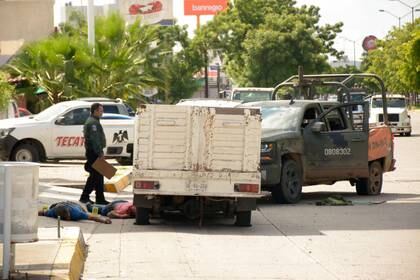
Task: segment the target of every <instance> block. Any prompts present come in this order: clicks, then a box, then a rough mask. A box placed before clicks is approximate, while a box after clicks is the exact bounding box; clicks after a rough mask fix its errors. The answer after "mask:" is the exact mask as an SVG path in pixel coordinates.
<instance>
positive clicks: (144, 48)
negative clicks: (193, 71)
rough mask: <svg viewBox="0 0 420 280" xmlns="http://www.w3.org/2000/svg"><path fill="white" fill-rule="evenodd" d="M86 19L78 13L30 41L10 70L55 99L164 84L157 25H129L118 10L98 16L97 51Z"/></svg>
mask: <svg viewBox="0 0 420 280" xmlns="http://www.w3.org/2000/svg"><path fill="white" fill-rule="evenodd" d="M72 24H74V25H72ZM85 24H86V22H85V21H83V20H81V19H80V18H77V17H76V20H75V23H70V24H67V25H65V28H63V29H62V31H61V32H59V33H56V34H53V35H52V36H50V37H48V38H47V39H44V40H41V41H39V42H35V43H31V44H29V45H27V46H25V47H24V48H23V49H22V51H21V52H20V53H19V54H18V55H17V56H16V57H15V59H13V60H12V62H11V63H10V64H9V65H8V67H9V69H10V71H11V72H12V74H13V75H19V76H21V77H25V78H26V79H28V81H29V82H30V83H31V84H33V85H37V86H40V87H42V88H44V89H45V90H46V91H47V93H48V97H49V100H50V102H51V103H57V102H60V101H62V100H66V99H71V98H76V97H81V96H105V97H110V98H116V97H119V98H123V99H126V98H128V97H129V96H133V95H134V96H141V93H142V91H143V90H144V89H145V88H149V87H161V88H163V87H164V86H165V83H164V80H165V79H164V75H163V74H164V71H163V70H162V69H161V65H162V63H161V60H162V56H161V53H162V52H164V51H165V50H163V49H162V48H160V47H159V46H158V44H157V43H158V40H159V37H158V27H157V26H149V25H142V24H140V22H136V23H135V24H133V25H130V26H126V25H125V22H124V20H123V19H122V17H121V16H120V15H118V14H111V15H110V16H108V17H99V18H96V25H95V27H96V28H95V34H96V37H95V51H94V52H93V51H92V49H91V48H90V47H89V46H88V45H87V37H86V32H85V31H83V30H85V29H86V26H85ZM63 27H64V26H63ZM79 29H80V30H79ZM78 30H79V31H78Z"/></svg>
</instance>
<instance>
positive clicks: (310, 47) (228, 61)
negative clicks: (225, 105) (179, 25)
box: [197, 0, 342, 86]
mask: <svg viewBox="0 0 420 280" xmlns="http://www.w3.org/2000/svg"><path fill="white" fill-rule="evenodd" d="M319 19H320V15H319V8H317V7H314V6H309V7H308V6H302V7H296V6H295V1H293V0H283V1H280V0H236V1H235V4H234V5H230V7H229V8H228V9H227V10H226V11H224V12H221V13H220V14H218V15H217V16H216V17H215V18H214V19H213V21H211V22H209V23H208V24H207V25H206V26H203V28H202V29H201V30H200V31H199V34H198V35H199V36H197V40H206V41H207V42H208V44H209V46H210V48H211V49H213V50H217V51H218V52H219V53H220V54H221V57H222V59H223V63H224V68H225V69H227V72H228V74H229V75H230V76H231V77H232V78H233V79H234V81H235V83H237V84H239V85H242V86H273V85H275V84H277V83H279V82H280V81H282V80H284V79H285V78H287V77H289V76H290V75H293V74H295V73H296V70H297V68H298V66H299V65H302V66H303V67H304V69H305V73H308V74H309V73H315V72H323V71H326V70H328V69H329V67H328V64H327V55H328V54H330V55H333V56H340V55H341V53H339V52H338V51H336V50H335V49H334V48H333V40H334V38H335V37H336V34H337V33H338V32H340V31H341V26H342V24H341V23H337V24H334V25H329V24H327V25H325V26H320V25H319ZM200 33H202V35H201V36H200ZM197 45H199V44H197Z"/></svg>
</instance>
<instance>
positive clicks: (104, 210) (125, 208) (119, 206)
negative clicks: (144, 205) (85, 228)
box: [86, 200, 136, 219]
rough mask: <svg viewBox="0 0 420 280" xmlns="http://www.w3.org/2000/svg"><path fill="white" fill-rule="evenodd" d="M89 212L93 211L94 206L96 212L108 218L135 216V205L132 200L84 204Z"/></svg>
mask: <svg viewBox="0 0 420 280" xmlns="http://www.w3.org/2000/svg"><path fill="white" fill-rule="evenodd" d="M86 207H87V210H88V211H89V212H94V208H97V209H98V212H97V213H98V214H100V215H102V216H107V217H109V218H117V219H128V218H135V217H136V207H135V206H134V205H133V203H132V202H129V201H126V200H115V201H113V202H111V203H108V204H107V205H98V204H91V203H87V204H86Z"/></svg>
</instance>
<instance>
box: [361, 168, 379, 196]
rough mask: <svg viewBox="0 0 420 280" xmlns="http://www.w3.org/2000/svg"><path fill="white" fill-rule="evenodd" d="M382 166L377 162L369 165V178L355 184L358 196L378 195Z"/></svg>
mask: <svg viewBox="0 0 420 280" xmlns="http://www.w3.org/2000/svg"><path fill="white" fill-rule="evenodd" d="M382 175H383V170H382V165H381V163H380V162H378V161H374V162H372V163H371V164H369V178H362V179H359V180H357V182H356V191H357V194H358V195H378V194H380V193H381V190H382V181H383V178H382V177H383V176H382Z"/></svg>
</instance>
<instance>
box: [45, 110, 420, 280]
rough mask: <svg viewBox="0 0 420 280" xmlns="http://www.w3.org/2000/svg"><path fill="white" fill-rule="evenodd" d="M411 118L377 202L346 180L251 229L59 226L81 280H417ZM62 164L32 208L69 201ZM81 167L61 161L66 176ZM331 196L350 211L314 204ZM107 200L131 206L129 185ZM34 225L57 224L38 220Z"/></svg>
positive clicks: (307, 192) (175, 224)
mask: <svg viewBox="0 0 420 280" xmlns="http://www.w3.org/2000/svg"><path fill="white" fill-rule="evenodd" d="M411 115H412V121H413V135H412V136H411V137H399V136H397V137H395V157H396V159H397V169H396V170H395V171H394V172H390V173H387V174H385V175H384V185H383V193H382V194H381V195H379V196H374V197H362V196H357V195H356V194H355V189H354V187H351V186H350V184H349V183H348V182H340V183H336V184H334V185H333V186H325V185H322V186H311V187H306V188H304V195H303V199H302V201H301V202H300V203H299V204H296V205H278V204H274V203H273V202H272V201H271V200H269V199H265V200H261V201H260V202H259V206H258V211H254V212H253V216H252V223H253V226H252V227H250V228H237V227H234V226H233V225H232V224H233V221H232V220H229V219H207V220H205V221H204V225H203V226H202V227H201V228H200V227H198V225H197V223H195V222H191V221H188V220H186V219H183V218H179V217H171V218H168V219H154V220H152V225H149V226H136V225H133V222H134V220H132V219H130V220H113V223H112V224H111V225H104V224H97V223H94V222H88V221H86V222H78V223H75V222H63V224H64V226H79V227H81V228H82V231H83V233H84V237H85V239H86V242H87V244H88V245H89V254H88V258H87V260H86V264H85V270H84V276H83V278H84V279H323V280H324V279H413V280H414V279H420V266H419V265H420V218H419V217H420V163H419V162H418V161H419V159H420V111H415V112H411ZM64 166H66V163H64V164H63V163H61V164H60V165H59V166H55V165H54V166H45V167H41V169H40V180H41V188H40V193H39V197H40V198H39V203H40V205H42V204H49V203H51V202H53V201H58V200H64V199H69V200H75V201H77V200H78V198H79V196H80V193H81V190H80V189H77V188H68V187H57V186H55V185H54V182H55V181H54V180H56V179H57V178H59V177H60V176H59V173H60V172H58V170H59V169H57V168H60V169H62V168H63V167H64ZM80 168H81V164H80V162H72V163H69V164H68V168H67V169H68V170H73V171H67V173H69V172H75V174H80ZM77 172H79V173H77ZM84 179H85V177H82V178H80V175H79V178H75V180H77V181H83V180H84ZM334 194H341V195H343V196H344V197H345V198H346V199H348V200H351V201H353V203H354V204H355V205H353V206H316V205H315V203H316V201H319V200H322V199H325V198H327V197H329V196H331V195H334ZM115 198H119V199H131V198H132V195H131V188H130V187H128V188H127V189H126V190H124V191H123V192H121V193H119V194H107V199H115ZM40 226H41V227H54V226H56V221H55V220H53V219H50V218H45V217H41V218H40Z"/></svg>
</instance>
